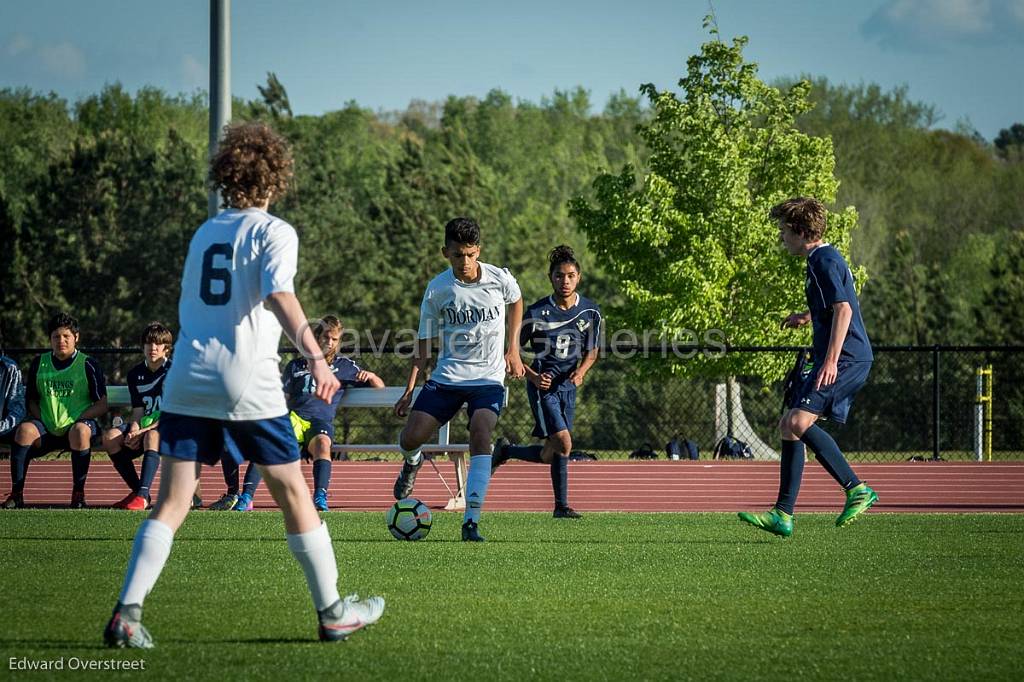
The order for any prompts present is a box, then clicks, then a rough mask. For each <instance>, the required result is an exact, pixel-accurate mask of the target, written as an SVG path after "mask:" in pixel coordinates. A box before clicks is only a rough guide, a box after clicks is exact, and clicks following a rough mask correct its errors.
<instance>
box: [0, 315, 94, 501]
mask: <svg viewBox="0 0 1024 682" xmlns="http://www.w3.org/2000/svg"><path fill="white" fill-rule="evenodd" d="M46 333H47V335H48V336H49V338H50V348H51V350H50V352H48V353H43V354H42V355H40V356H38V357H37V358H35V359H34V360H33V361H32V365H31V366H30V367H29V370H28V374H27V375H26V376H25V384H26V395H25V400H26V406H27V409H28V417H27V418H26V419H25V420H24V421H23V422H21V424H19V425H18V428H17V429H16V430H15V432H14V444H13V445H11V494H10V495H8V496H7V499H5V500H4V502H3V508H4V509H14V508H17V507H22V506H24V504H25V502H24V499H23V491H24V489H25V475H26V472H27V471H28V463H29V461H30V460H32V459H35V458H36V457H41V456H43V455H45V454H46V453H48V452H53V451H54V450H70V451H71V475H72V478H73V481H74V482H73V486H72V491H71V507H72V509H83V508H84V507H85V506H86V504H85V480H86V478H87V476H88V475H89V463H90V461H91V459H92V445H93V440H95V439H96V437H97V436H98V435H99V422H98V421H97V420H98V419H99V418H100V417H102V416H103V415H105V414H106V413H107V382H106V379H105V378H104V376H103V370H102V369H101V368H100V366H99V364H98V363H97V362H96V360H94V359H93V358H91V357H89V356H88V355H86V354H85V353H83V352H81V351H80V350H78V320H76V319H75V318H74V317H72V316H71V315H69V314H67V313H58V314H57V315H55V316H54V317H52V318H51V319H50V320H49V321H48V322H47V325H46Z"/></svg>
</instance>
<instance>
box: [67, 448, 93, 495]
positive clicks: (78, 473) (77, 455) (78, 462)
mask: <svg viewBox="0 0 1024 682" xmlns="http://www.w3.org/2000/svg"><path fill="white" fill-rule="evenodd" d="M91 461H92V450H90V449H89V448H86V449H85V450H72V451H71V476H72V478H73V479H74V487H73V488H72V492H76V493H84V492H85V479H86V478H87V477H88V476H89V462H91Z"/></svg>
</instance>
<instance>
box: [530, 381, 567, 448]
mask: <svg viewBox="0 0 1024 682" xmlns="http://www.w3.org/2000/svg"><path fill="white" fill-rule="evenodd" d="M570 385H571V384H570ZM526 395H527V397H528V398H529V399H530V412H532V413H533V435H534V437H535V438H547V437H548V436H550V435H552V434H555V433H558V432H559V431H572V424H573V420H574V419H575V418H576V386H572V389H571V390H561V391H549V392H544V391H540V390H538V388H537V387H536V386H534V385H533V384H531V383H529V382H527V383H526Z"/></svg>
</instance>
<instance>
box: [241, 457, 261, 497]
mask: <svg viewBox="0 0 1024 682" xmlns="http://www.w3.org/2000/svg"><path fill="white" fill-rule="evenodd" d="M262 480H263V477H262V476H260V470H259V469H257V468H256V465H255V464H253V463H252V462H249V466H247V467H246V468H245V482H244V483H242V492H243V493H244V494H246V495H248V496H249V497H253V496H254V495H256V486H258V485H259V484H260V481H262Z"/></svg>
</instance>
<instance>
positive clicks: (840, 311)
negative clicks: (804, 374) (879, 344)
mask: <svg viewBox="0 0 1024 682" xmlns="http://www.w3.org/2000/svg"><path fill="white" fill-rule="evenodd" d="M832 312H833V315H832V333H831V335H830V336H829V339H828V352H827V353H826V354H825V364H823V365H822V366H821V369H820V370H818V380H817V383H816V385H815V388H816V389H817V388H821V387H822V386H831V385H832V384H833V383H835V380H836V376H837V375H838V374H839V354H840V352H841V351H842V350H843V341H844V340H846V332H847V331H848V330H849V329H850V320H852V319H853V306H851V305H850V304H849V303H847V302H846V301H840V302H838V303H836V304H835V305H834V306H832Z"/></svg>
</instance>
